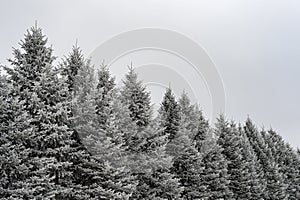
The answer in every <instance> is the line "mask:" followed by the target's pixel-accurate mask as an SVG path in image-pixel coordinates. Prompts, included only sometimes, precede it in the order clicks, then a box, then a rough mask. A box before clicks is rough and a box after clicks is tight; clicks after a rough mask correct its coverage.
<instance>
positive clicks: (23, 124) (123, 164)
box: [0, 27, 300, 200]
mask: <svg viewBox="0 0 300 200" xmlns="http://www.w3.org/2000/svg"><path fill="white" fill-rule="evenodd" d="M55 59H56V58H55V57H54V56H53V49H52V47H49V46H48V45H47V39H46V38H45V36H44V35H43V34H42V30H41V29H40V28H37V27H33V28H31V29H30V30H29V31H28V32H27V33H26V35H25V38H24V39H23V40H22V41H21V42H20V49H14V50H13V58H12V59H9V63H10V66H8V67H5V66H3V68H4V70H5V71H6V75H3V76H1V79H0V84H1V95H0V98H1V101H0V121H1V125H0V157H1V158H0V197H1V198H2V199H151V200H152V199H157V200H158V199H270V200H271V199H272V200H273V199H295V200H296V199H300V153H299V150H298V151H296V150H295V149H293V148H292V147H291V146H290V145H289V144H288V143H286V142H285V141H284V140H283V139H282V137H281V136H280V135H278V134H277V133H276V132H275V131H274V130H272V129H270V130H264V129H263V130H259V129H258V128H257V127H256V126H255V125H254V124H253V122H252V121H251V120H250V119H249V118H248V119H247V120H246V122H245V123H244V124H237V123H235V122H234V121H228V120H227V119H226V118H225V117H224V116H223V115H220V116H219V118H218V119H217V123H216V124H215V125H214V127H212V126H210V124H209V123H208V121H207V120H206V119H205V117H204V116H203V114H202V112H201V110H200V109H199V107H198V106H197V105H192V104H191V102H190V100H189V98H188V95H187V94H186V93H183V94H182V95H181V97H180V98H179V99H178V100H176V98H175V96H174V94H173V93H172V90H171V88H168V89H167V90H166V93H165V95H164V97H163V100H162V103H161V106H160V109H159V111H158V116H157V117H155V118H154V117H153V115H152V111H153V110H152V106H151V100H150V93H149V92H147V91H146V88H145V86H144V85H143V83H142V82H141V81H140V80H139V79H138V76H137V73H136V72H135V70H134V68H133V67H132V66H130V67H129V71H128V73H127V74H126V76H125V79H124V80H123V86H122V87H120V88H118V87H116V84H115V79H114V77H112V76H111V74H110V72H109V69H108V67H106V66H105V65H104V64H103V65H102V66H100V67H99V70H97V71H95V69H94V66H92V65H91V64H90V62H89V60H88V59H86V58H85V57H84V55H83V54H82V52H81V50H80V48H79V47H78V46H77V45H75V46H74V47H73V49H72V51H71V52H70V54H69V55H68V56H66V57H65V58H63V59H62V62H61V63H60V64H59V65H58V66H55V65H54V64H53V61H54V60H55Z"/></svg>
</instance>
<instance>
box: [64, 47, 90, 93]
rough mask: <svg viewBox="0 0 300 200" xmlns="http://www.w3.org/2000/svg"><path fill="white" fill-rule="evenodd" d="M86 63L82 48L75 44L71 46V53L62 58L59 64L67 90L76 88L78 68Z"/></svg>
mask: <svg viewBox="0 0 300 200" xmlns="http://www.w3.org/2000/svg"><path fill="white" fill-rule="evenodd" d="M85 64H86V61H85V59H84V56H83V53H82V50H81V49H80V48H79V46H77V42H76V44H75V45H74V46H73V48H72V51H71V53H70V54H69V55H68V56H67V57H65V58H64V60H63V63H62V64H61V69H62V75H64V76H66V83H67V85H68V88H69V91H70V92H72V91H74V89H75V88H76V86H75V82H76V80H75V79H76V76H77V74H78V70H79V69H80V68H81V67H82V66H83V65H85Z"/></svg>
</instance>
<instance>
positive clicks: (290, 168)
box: [263, 129, 300, 199]
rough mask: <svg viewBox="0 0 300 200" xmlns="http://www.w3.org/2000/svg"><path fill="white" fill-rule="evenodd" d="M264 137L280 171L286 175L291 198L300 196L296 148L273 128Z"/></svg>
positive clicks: (285, 181)
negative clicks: (287, 142)
mask: <svg viewBox="0 0 300 200" xmlns="http://www.w3.org/2000/svg"><path fill="white" fill-rule="evenodd" d="M263 136H264V139H265V141H266V143H267V145H268V148H269V149H270V151H271V153H272V156H273V158H274V161H275V162H276V163H277V164H278V167H279V172H280V173H282V174H283V175H284V183H285V184H287V185H288V187H287V191H286V192H287V194H288V198H289V199H299V198H300V196H299V195H300V173H299V169H300V168H299V166H300V162H299V160H298V159H297V155H296V154H295V152H294V150H293V149H292V148H291V147H290V146H289V145H288V144H286V143H285V142H284V141H283V139H282V137H281V136H280V135H278V134H277V133H276V132H275V131H274V130H273V129H270V130H269V131H268V133H267V134H264V135H263Z"/></svg>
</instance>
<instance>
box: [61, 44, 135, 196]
mask: <svg viewBox="0 0 300 200" xmlns="http://www.w3.org/2000/svg"><path fill="white" fill-rule="evenodd" d="M73 51H74V49H73ZM80 52H81V51H80ZM73 54H74V53H73ZM71 55H72V53H71ZM79 57H80V58H81V59H82V62H80V64H81V65H78V66H77V67H78V69H77V74H76V75H75V76H74V82H73V88H72V90H71V95H72V97H73V99H72V124H73V127H72V128H73V129H74V130H75V131H76V132H77V133H78V134H79V135H80V139H81V140H82V142H83V144H84V145H85V147H87V150H88V151H89V153H91V154H92V156H91V159H92V160H94V162H95V163H94V165H96V166H97V165H100V166H102V169H101V170H102V171H101V170H100V171H94V172H93V171H92V170H91V169H90V170H91V172H92V174H91V175H97V173H102V174H101V177H99V178H100V179H99V181H101V182H100V183H97V182H96V183H95V184H94V185H95V186H97V185H98V186H101V187H107V190H109V191H110V193H111V194H105V190H103V191H101V192H103V193H97V191H95V192H94V193H95V195H96V197H97V196H98V197H97V198H99V197H101V196H103V195H104V196H106V197H107V198H109V199H110V198H116V199H118V198H125V197H126V198H128V197H129V196H130V195H131V193H132V191H133V188H134V181H132V177H131V176H130V174H129V172H128V170H127V171H126V170H125V169H124V168H123V166H122V164H123V163H125V162H126V158H125V157H124V155H123V152H122V149H121V148H120V145H116V144H115V143H113V142H112V141H113V139H112V138H111V137H110V133H109V129H108V128H106V127H110V123H109V121H106V122H105V124H104V126H100V124H99V120H98V119H99V118H98V117H99V113H98V112H97V98H96V95H97V88H96V82H95V74H94V68H93V66H91V64H90V61H89V60H85V59H84V56H83V55H80V56H79ZM70 66H72V64H71V65H70ZM67 80H68V79H67ZM109 106H110V105H109ZM87 164H88V165H91V164H93V163H87ZM88 167H89V166H88ZM84 170H85V169H84ZM131 181H132V183H130V182H131ZM95 189H96V188H95ZM91 191H92V190H91Z"/></svg>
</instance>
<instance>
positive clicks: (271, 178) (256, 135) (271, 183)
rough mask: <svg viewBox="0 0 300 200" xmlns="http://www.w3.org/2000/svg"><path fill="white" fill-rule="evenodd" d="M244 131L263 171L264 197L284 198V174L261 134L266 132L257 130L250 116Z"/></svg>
mask: <svg viewBox="0 0 300 200" xmlns="http://www.w3.org/2000/svg"><path fill="white" fill-rule="evenodd" d="M244 132H245V134H246V136H247V138H248V140H249V142H250V144H251V146H252V148H253V150H254V152H255V154H256V156H257V158H258V160H259V162H260V164H261V166H262V169H263V172H264V177H263V180H262V181H264V182H265V183H266V190H265V194H264V199H286V198H287V194H286V188H287V185H286V184H285V183H284V176H283V174H282V173H281V172H280V169H279V166H278V164H277V163H275V161H274V158H273V155H272V153H271V151H270V149H268V147H267V144H266V141H265V140H264V138H263V136H262V135H264V134H266V133H265V132H264V131H261V132H259V131H258V130H257V128H256V127H255V125H254V124H253V123H252V121H251V119H250V118H248V119H247V120H246V124H245V126H244Z"/></svg>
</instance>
